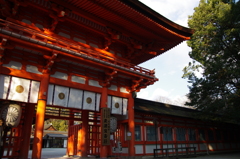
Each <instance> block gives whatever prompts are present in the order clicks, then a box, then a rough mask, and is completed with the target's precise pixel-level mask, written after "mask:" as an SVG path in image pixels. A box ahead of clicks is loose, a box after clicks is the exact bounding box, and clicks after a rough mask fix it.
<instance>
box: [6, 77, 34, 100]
mask: <svg viewBox="0 0 240 159" xmlns="http://www.w3.org/2000/svg"><path fill="white" fill-rule="evenodd" d="M29 86H30V80H27V79H23V78H18V77H12V81H11V86H10V87H11V88H10V92H9V95H8V100H14V101H20V102H28V94H29Z"/></svg>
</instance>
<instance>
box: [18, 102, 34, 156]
mask: <svg viewBox="0 0 240 159" xmlns="http://www.w3.org/2000/svg"><path fill="white" fill-rule="evenodd" d="M34 110H35V105H34V104H29V103H27V104H26V110H25V113H24V125H23V129H22V135H23V141H24V142H22V143H21V147H20V154H19V159H26V158H28V151H29V144H30V136H31V130H32V121H33V116H34Z"/></svg>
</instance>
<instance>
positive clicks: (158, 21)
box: [50, 0, 193, 64]
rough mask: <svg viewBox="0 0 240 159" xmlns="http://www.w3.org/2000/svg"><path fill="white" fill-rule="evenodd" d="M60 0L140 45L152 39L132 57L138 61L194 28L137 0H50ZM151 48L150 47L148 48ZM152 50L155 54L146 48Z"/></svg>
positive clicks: (58, 0) (187, 35) (171, 44)
mask: <svg viewBox="0 0 240 159" xmlns="http://www.w3.org/2000/svg"><path fill="white" fill-rule="evenodd" d="M50 1H51V2H55V3H59V4H61V5H63V6H65V4H66V5H67V8H71V11H72V12H74V13H76V14H78V15H80V16H83V17H85V18H87V19H89V20H91V21H94V22H96V23H98V24H100V25H102V26H105V27H110V28H111V29H114V30H116V31H118V32H119V33H120V34H122V35H124V36H125V37H129V38H133V39H134V40H137V42H138V43H139V44H140V45H145V46H146V45H149V44H152V43H153V45H154V46H153V47H152V48H150V49H149V48H148V50H147V51H146V50H145V52H144V54H141V57H140V58H139V57H137V59H134V60H132V61H131V62H132V63H133V64H140V63H142V62H145V61H147V60H149V59H151V58H153V57H156V56H158V55H160V54H162V53H164V52H166V51H167V50H169V49H171V48H172V47H174V46H176V45H178V44H179V43H181V42H183V41H185V40H188V39H190V36H191V35H192V34H193V30H191V29H189V28H185V27H183V26H180V25H178V24H176V23H174V22H172V21H170V20H168V19H167V18H165V17H163V16H162V15H160V14H159V13H157V12H155V11H154V10H152V9H151V8H149V7H147V6H146V5H144V4H143V3H141V2H139V1H138V0H126V1H125V0H124V1H123V0H105V1H100V0H99V1H92V0H91V1H90V0H81V1H79V0H50ZM151 49H152V50H151ZM149 51H155V52H156V55H151V54H149V53H148V52H149Z"/></svg>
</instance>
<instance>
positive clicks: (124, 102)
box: [123, 98, 128, 115]
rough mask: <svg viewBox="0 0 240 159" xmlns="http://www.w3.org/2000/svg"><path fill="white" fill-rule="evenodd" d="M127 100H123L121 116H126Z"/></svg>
mask: <svg viewBox="0 0 240 159" xmlns="http://www.w3.org/2000/svg"><path fill="white" fill-rule="evenodd" d="M127 106H128V99H127V98H123V115H126V114H127Z"/></svg>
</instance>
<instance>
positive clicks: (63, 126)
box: [45, 119, 68, 131]
mask: <svg viewBox="0 0 240 159" xmlns="http://www.w3.org/2000/svg"><path fill="white" fill-rule="evenodd" d="M45 124H52V125H53V127H54V128H55V129H57V130H58V131H67V130H68V121H66V120H61V119H48V120H46V121H45Z"/></svg>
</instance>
